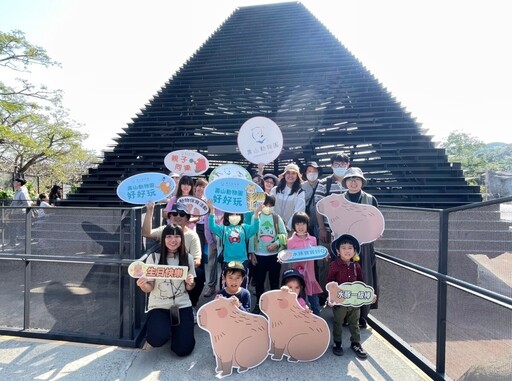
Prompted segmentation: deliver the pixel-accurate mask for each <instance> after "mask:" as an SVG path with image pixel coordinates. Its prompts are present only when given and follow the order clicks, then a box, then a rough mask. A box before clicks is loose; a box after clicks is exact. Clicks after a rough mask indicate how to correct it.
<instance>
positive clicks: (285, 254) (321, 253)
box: [277, 246, 329, 263]
mask: <svg viewBox="0 0 512 381" xmlns="http://www.w3.org/2000/svg"><path fill="white" fill-rule="evenodd" d="M328 255H329V251H328V250H327V248H326V247H324V246H311V247H306V248H303V249H285V250H281V251H280V252H279V253H277V259H278V260H279V261H280V262H282V263H293V262H302V261H314V260H315V259H323V258H325V257H327V256H328Z"/></svg>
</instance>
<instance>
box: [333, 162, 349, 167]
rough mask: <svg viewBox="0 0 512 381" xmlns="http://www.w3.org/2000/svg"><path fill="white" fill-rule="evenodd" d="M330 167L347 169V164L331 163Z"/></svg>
mask: <svg viewBox="0 0 512 381" xmlns="http://www.w3.org/2000/svg"><path fill="white" fill-rule="evenodd" d="M332 167H333V168H347V167H348V163H336V162H335V163H332Z"/></svg>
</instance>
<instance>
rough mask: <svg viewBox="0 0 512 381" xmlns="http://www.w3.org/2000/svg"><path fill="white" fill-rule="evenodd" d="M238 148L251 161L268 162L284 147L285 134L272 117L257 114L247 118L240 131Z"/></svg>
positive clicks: (256, 162)
mask: <svg viewBox="0 0 512 381" xmlns="http://www.w3.org/2000/svg"><path fill="white" fill-rule="evenodd" d="M237 140H238V149H239V151H240V153H241V154H242V156H243V157H245V158H246V159H247V160H249V161H250V162H251V163H254V164H259V163H264V164H268V163H270V162H271V161H273V160H274V159H276V158H277V157H278V156H279V154H280V153H281V150H282V149H283V134H282V132H281V129H280V128H279V126H278V125H277V124H276V123H275V122H274V121H273V120H271V119H269V118H265V117H262V116H256V117H254V118H251V119H249V120H247V121H246V122H245V123H244V124H243V125H242V127H240V130H239V131H238V139H237Z"/></svg>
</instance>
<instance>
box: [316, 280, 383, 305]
mask: <svg viewBox="0 0 512 381" xmlns="http://www.w3.org/2000/svg"><path fill="white" fill-rule="evenodd" d="M325 289H326V290H327V292H328V293H329V300H330V302H331V304H334V305H340V306H351V307H361V306H362V305H364V304H372V303H373V298H374V296H375V291H374V289H373V287H372V286H368V285H367V284H366V283H363V282H360V281H355V282H344V283H342V284H338V283H336V282H329V283H327V284H326V285H325Z"/></svg>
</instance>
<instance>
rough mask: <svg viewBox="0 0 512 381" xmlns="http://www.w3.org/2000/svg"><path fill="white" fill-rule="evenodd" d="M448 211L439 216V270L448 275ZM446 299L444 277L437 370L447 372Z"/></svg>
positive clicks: (439, 285)
mask: <svg viewBox="0 0 512 381" xmlns="http://www.w3.org/2000/svg"><path fill="white" fill-rule="evenodd" d="M448 216H449V214H448V212H446V211H445V210H442V211H441V212H440V217H439V266H438V270H437V271H438V272H439V273H440V274H443V275H448ZM446 299H447V285H446V281H445V280H443V279H438V282H437V324H436V327H437V334H436V344H437V348H436V371H437V373H439V374H441V375H444V374H445V372H446V302H447V301H446Z"/></svg>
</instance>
